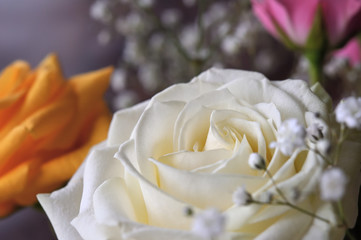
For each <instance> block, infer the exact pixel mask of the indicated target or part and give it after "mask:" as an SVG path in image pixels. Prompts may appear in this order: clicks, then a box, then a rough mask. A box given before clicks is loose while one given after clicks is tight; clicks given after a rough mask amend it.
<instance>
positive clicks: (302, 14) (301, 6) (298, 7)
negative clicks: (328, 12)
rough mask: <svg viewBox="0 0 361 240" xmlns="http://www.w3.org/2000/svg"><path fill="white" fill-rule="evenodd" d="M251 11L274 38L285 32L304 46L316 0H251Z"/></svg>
mask: <svg viewBox="0 0 361 240" xmlns="http://www.w3.org/2000/svg"><path fill="white" fill-rule="evenodd" d="M252 4H253V11H254V13H255V14H256V16H257V17H258V18H259V20H260V21H261V22H262V24H263V25H264V27H265V28H266V29H267V30H268V31H269V32H270V33H271V34H272V35H273V36H275V37H276V38H282V36H281V35H282V34H285V35H286V37H288V38H289V40H291V41H292V42H293V43H295V44H297V45H300V46H304V45H305V44H306V41H307V39H308V35H309V33H310V31H311V28H312V23H313V20H314V18H315V15H316V10H317V6H318V0H252Z"/></svg>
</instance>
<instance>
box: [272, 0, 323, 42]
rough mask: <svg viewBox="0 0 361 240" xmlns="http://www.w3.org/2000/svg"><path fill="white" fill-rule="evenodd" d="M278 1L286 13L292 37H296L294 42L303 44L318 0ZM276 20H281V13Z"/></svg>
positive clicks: (313, 17) (311, 23) (310, 26)
mask: <svg viewBox="0 0 361 240" xmlns="http://www.w3.org/2000/svg"><path fill="white" fill-rule="evenodd" d="M273 1H275V0H273ZM278 2H279V3H280V4H282V5H283V8H284V9H285V11H286V12H287V13H288V16H289V18H290V19H289V21H290V25H291V29H290V31H293V33H292V36H293V38H294V39H297V40H295V41H296V42H298V43H301V44H302V45H304V44H305V43H306V41H307V38H308V35H309V33H310V30H311V28H312V25H313V21H314V19H315V15H316V10H317V7H318V4H319V0H302V1H295V0H278ZM278 21H282V19H281V15H279V20H278Z"/></svg>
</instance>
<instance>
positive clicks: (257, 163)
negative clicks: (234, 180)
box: [248, 153, 266, 170]
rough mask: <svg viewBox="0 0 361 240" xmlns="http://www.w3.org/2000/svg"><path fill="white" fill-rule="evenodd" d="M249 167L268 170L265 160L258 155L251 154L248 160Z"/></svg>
mask: <svg viewBox="0 0 361 240" xmlns="http://www.w3.org/2000/svg"><path fill="white" fill-rule="evenodd" d="M248 165H249V166H250V167H251V168H253V169H257V170H265V169H266V161H265V160H264V158H263V157H262V156H261V155H260V154H258V153H251V154H250V155H249V158H248Z"/></svg>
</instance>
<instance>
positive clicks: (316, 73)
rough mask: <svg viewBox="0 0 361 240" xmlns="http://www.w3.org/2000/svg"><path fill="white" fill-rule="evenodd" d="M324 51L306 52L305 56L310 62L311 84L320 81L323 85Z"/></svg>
mask: <svg viewBox="0 0 361 240" xmlns="http://www.w3.org/2000/svg"><path fill="white" fill-rule="evenodd" d="M324 55H325V54H324V53H323V52H316V51H309V52H306V54H305V56H306V58H307V60H308V63H309V75H310V85H311V86H312V85H314V84H315V83H320V84H322V85H323V62H324V58H325V56H324Z"/></svg>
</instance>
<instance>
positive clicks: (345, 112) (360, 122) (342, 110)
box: [335, 97, 361, 129]
mask: <svg viewBox="0 0 361 240" xmlns="http://www.w3.org/2000/svg"><path fill="white" fill-rule="evenodd" d="M335 114H336V121H337V122H338V123H344V124H346V126H347V127H348V128H359V129H360V128H361V98H360V97H359V98H356V97H348V98H346V99H343V100H341V101H340V103H339V104H338V105H337V107H336V109H335Z"/></svg>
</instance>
